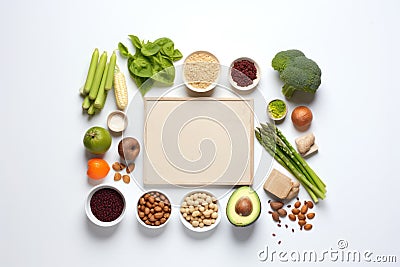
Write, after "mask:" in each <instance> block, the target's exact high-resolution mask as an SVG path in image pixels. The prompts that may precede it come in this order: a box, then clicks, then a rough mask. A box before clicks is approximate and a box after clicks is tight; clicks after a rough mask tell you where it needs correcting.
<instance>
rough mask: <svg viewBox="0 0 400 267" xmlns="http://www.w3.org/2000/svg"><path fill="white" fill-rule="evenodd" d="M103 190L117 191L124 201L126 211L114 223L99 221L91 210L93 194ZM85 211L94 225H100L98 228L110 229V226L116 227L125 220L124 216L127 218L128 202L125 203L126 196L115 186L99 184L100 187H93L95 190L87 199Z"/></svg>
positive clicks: (90, 192)
mask: <svg viewBox="0 0 400 267" xmlns="http://www.w3.org/2000/svg"><path fill="white" fill-rule="evenodd" d="M103 188H110V189H113V190H115V191H117V192H118V193H119V194H120V195H121V197H122V200H123V201H124V209H123V210H122V213H121V215H120V216H119V217H118V218H117V219H115V220H114V221H112V222H102V221H100V220H99V219H97V218H96V217H95V216H94V215H93V213H92V209H91V208H90V201H91V199H92V196H93V194H94V193H96V192H97V191H98V190H100V189H103ZM85 211H86V215H87V217H88V218H89V220H90V221H91V222H92V223H94V224H96V225H98V226H101V227H110V226H114V225H116V224H118V223H119V222H121V221H122V219H123V218H124V216H125V212H126V201H125V197H124V194H122V192H121V191H120V190H119V189H118V188H116V187H115V186H113V185H110V184H99V185H97V186H95V187H93V188H92V189H91V190H90V191H89V194H88V196H87V198H86V203H85Z"/></svg>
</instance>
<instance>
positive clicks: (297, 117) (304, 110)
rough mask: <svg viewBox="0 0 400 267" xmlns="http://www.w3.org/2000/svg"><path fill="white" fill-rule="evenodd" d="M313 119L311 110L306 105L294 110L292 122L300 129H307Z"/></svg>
mask: <svg viewBox="0 0 400 267" xmlns="http://www.w3.org/2000/svg"><path fill="white" fill-rule="evenodd" d="M312 119H313V115H312V112H311V110H310V109H309V108H308V107H305V106H298V107H296V108H295V109H294V110H293V112H292V122H293V124H294V126H296V128H298V129H299V130H306V129H307V128H308V127H309V126H310V124H311V121H312Z"/></svg>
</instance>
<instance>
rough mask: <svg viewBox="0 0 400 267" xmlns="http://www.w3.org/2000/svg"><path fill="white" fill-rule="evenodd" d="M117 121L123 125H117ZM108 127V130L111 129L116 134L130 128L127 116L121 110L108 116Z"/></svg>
mask: <svg viewBox="0 0 400 267" xmlns="http://www.w3.org/2000/svg"><path fill="white" fill-rule="evenodd" d="M115 119H117V120H118V121H117V122H121V125H115V121H114V120H115ZM107 126H108V129H110V130H111V131H112V132H114V133H121V132H123V131H124V130H125V129H126V127H127V126H128V118H127V116H126V114H125V113H124V112H122V111H120V110H115V111H113V112H111V113H110V114H108V117H107Z"/></svg>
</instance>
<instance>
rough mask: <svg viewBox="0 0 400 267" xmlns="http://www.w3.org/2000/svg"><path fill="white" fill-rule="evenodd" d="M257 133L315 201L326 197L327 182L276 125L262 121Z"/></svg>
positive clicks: (278, 160)
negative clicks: (325, 182) (324, 181)
mask: <svg viewBox="0 0 400 267" xmlns="http://www.w3.org/2000/svg"><path fill="white" fill-rule="evenodd" d="M255 135H256V138H257V140H258V142H260V144H261V145H262V146H263V147H264V148H265V150H267V152H268V153H269V154H270V155H271V156H273V157H274V158H275V160H276V161H277V162H278V163H279V164H281V165H282V166H283V167H285V168H286V169H287V170H288V171H289V172H291V173H292V174H293V175H294V176H295V177H296V178H297V180H299V182H300V183H301V184H302V185H303V186H304V188H305V189H306V190H307V192H308V194H309V195H310V196H311V198H312V200H313V201H314V202H315V203H317V202H318V199H319V198H320V199H324V198H325V193H326V186H325V184H324V183H323V182H322V180H321V179H320V178H319V177H318V175H317V174H316V173H315V172H314V171H313V170H312V169H311V168H310V166H309V165H308V164H307V162H306V161H305V160H304V159H303V158H302V157H301V156H300V154H299V153H298V152H297V151H296V150H295V149H294V148H293V146H292V145H291V144H290V143H289V141H288V140H287V139H286V137H285V136H284V135H283V134H282V132H281V131H280V130H279V129H278V128H277V127H276V126H275V125H272V124H270V123H267V124H262V123H261V127H257V128H256V130H255Z"/></svg>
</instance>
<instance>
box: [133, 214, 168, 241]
mask: <svg viewBox="0 0 400 267" xmlns="http://www.w3.org/2000/svg"><path fill="white" fill-rule="evenodd" d="M170 219H171V218H170ZM135 223H136V227H137V228H139V231H138V233H139V234H140V235H142V236H144V237H147V238H156V237H158V236H160V235H162V234H163V233H164V232H165V229H166V228H167V227H168V225H165V226H164V227H161V228H157V229H154V228H152V229H150V228H146V227H144V226H143V225H141V224H140V223H139V222H138V221H137V220H136V221H135Z"/></svg>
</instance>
